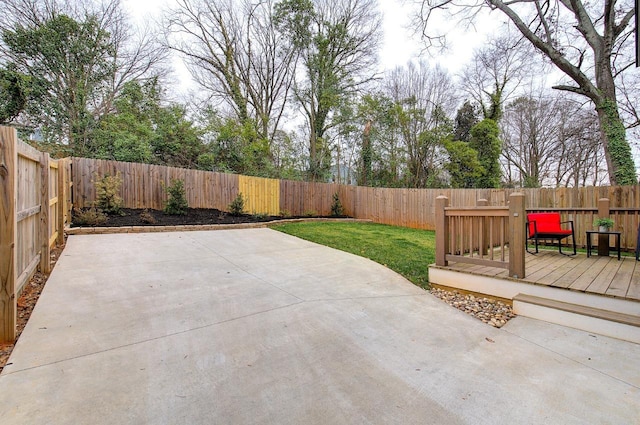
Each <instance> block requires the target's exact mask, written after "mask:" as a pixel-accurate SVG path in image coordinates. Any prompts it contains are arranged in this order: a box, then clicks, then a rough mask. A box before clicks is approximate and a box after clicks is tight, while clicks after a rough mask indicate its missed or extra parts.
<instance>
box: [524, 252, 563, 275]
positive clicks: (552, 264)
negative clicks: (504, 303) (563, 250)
mask: <svg viewBox="0 0 640 425" xmlns="http://www.w3.org/2000/svg"><path fill="white" fill-rule="evenodd" d="M568 261H571V259H570V258H569V257H567V256H565V255H558V256H556V257H555V258H553V259H551V260H547V261H545V264H544V267H541V268H540V269H538V270H537V271H536V272H534V273H527V276H528V278H527V280H532V281H535V282H540V281H542V279H544V278H545V277H547V276H548V275H549V274H551V273H552V272H554V271H555V270H557V269H558V268H560V267H562V266H563V265H565V264H566V263H567V262H568Z"/></svg>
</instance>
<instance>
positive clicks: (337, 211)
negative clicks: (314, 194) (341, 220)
mask: <svg viewBox="0 0 640 425" xmlns="http://www.w3.org/2000/svg"><path fill="white" fill-rule="evenodd" d="M331 215H332V216H333V217H342V216H343V215H344V207H343V206H342V202H340V197H339V196H338V192H336V193H334V194H333V203H332V204H331Z"/></svg>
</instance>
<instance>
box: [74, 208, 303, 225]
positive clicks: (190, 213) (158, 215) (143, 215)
mask: <svg viewBox="0 0 640 425" xmlns="http://www.w3.org/2000/svg"><path fill="white" fill-rule="evenodd" d="M308 217H309V216H305V217H304V218H308ZM291 218H302V217H285V216H271V215H263V214H255V215H252V214H242V215H239V216H234V215H231V214H229V213H227V212H224V211H220V210H217V209H206V208H188V209H187V211H186V214H184V215H170V214H165V213H164V211H158V210H151V209H131V208H123V209H122V212H121V214H119V215H108V216H107V221H106V222H105V223H101V224H93V225H90V224H79V223H77V220H73V219H72V224H71V227H87V226H93V227H126V226H181V225H206V224H244V223H264V222H268V221H276V220H284V219H291Z"/></svg>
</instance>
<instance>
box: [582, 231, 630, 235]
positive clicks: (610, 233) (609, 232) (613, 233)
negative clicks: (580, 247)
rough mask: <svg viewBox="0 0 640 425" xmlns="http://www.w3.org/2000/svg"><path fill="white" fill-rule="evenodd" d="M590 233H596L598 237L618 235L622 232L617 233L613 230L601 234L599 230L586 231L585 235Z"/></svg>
mask: <svg viewBox="0 0 640 425" xmlns="http://www.w3.org/2000/svg"><path fill="white" fill-rule="evenodd" d="M591 233H597V234H599V235H619V234H621V233H622V232H618V231H615V230H611V231H606V232H601V231H600V230H587V234H591Z"/></svg>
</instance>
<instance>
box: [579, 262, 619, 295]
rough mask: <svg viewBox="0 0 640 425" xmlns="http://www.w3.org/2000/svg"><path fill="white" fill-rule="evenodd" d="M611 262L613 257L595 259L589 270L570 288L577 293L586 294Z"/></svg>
mask: <svg viewBox="0 0 640 425" xmlns="http://www.w3.org/2000/svg"><path fill="white" fill-rule="evenodd" d="M610 261H611V257H595V258H593V260H592V261H591V264H590V265H589V268H588V269H587V270H585V271H584V273H582V275H580V277H578V278H577V279H576V280H574V281H573V283H572V284H571V285H569V288H571V289H575V290H576V291H583V292H586V290H587V288H588V287H589V286H591V284H592V283H593V281H594V279H595V278H596V277H598V275H599V274H600V272H601V271H602V269H604V268H605V267H606V266H607V264H609V262H610Z"/></svg>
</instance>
